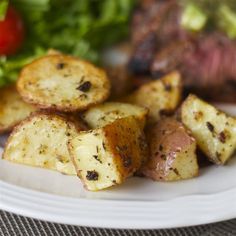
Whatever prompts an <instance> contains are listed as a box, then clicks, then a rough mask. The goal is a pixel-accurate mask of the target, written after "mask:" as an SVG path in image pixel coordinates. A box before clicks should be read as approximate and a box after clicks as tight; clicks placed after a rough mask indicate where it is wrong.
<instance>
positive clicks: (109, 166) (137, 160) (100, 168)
mask: <svg viewBox="0 0 236 236" xmlns="http://www.w3.org/2000/svg"><path fill="white" fill-rule="evenodd" d="M68 147H69V151H70V154H71V157H72V159H73V161H74V164H75V166H76V170H77V174H78V176H79V177H80V179H81V180H82V182H83V183H84V186H85V187H86V188H87V189H88V190H91V191H97V190H101V189H104V188H108V187H111V186H113V185H116V184H121V183H123V182H124V181H125V179H126V178H127V177H129V176H131V175H133V173H134V172H135V171H136V170H138V169H139V168H140V166H141V164H142V162H143V160H144V159H146V156H147V144H146V141H145V137H144V133H143V131H142V129H141V128H140V125H139V122H138V121H137V120H136V119H135V118H133V117H126V118H122V119H118V120H116V121H114V122H113V123H111V124H108V125H106V126H104V127H102V128H97V129H94V130H90V131H84V132H80V134H79V135H77V136H76V137H73V138H72V139H71V140H70V141H69V143H68Z"/></svg>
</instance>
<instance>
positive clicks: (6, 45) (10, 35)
mask: <svg viewBox="0 0 236 236" xmlns="http://www.w3.org/2000/svg"><path fill="white" fill-rule="evenodd" d="M23 40H24V24H23V21H22V18H21V16H20V14H19V13H18V12H17V11H16V10H15V9H14V8H13V7H12V6H10V7H9V8H8V10H7V13H6V16H5V19H4V20H3V21H0V55H11V54H14V53H15V52H16V51H17V50H18V49H19V48H20V47H21V45H22V43H23Z"/></svg>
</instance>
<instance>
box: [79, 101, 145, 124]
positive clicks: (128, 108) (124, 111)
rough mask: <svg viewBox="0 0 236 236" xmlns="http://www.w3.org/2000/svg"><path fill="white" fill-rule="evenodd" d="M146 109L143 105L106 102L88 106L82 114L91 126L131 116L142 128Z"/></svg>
mask: <svg viewBox="0 0 236 236" xmlns="http://www.w3.org/2000/svg"><path fill="white" fill-rule="evenodd" d="M147 114H148V110H147V109H146V108H144V107H140V106H136V105H131V104H127V103H119V102H106V103H104V104H101V105H97V106H95V107H92V108H90V109H89V110H87V111H86V112H85V113H84V114H83V119H84V121H85V122H86V123H87V124H88V126H89V127H91V128H98V127H103V126H105V125H107V124H109V123H112V122H113V121H115V120H117V119H120V118H124V117H128V116H133V117H135V118H136V119H137V120H138V121H139V122H140V124H141V127H142V128H144V126H145V123H146V117H147Z"/></svg>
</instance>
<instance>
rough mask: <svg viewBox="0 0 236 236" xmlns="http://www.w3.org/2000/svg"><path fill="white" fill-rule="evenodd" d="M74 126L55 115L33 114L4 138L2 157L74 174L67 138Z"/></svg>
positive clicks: (71, 134)
mask: <svg viewBox="0 0 236 236" xmlns="http://www.w3.org/2000/svg"><path fill="white" fill-rule="evenodd" d="M78 130H80V128H79V127H76V126H75V125H74V124H73V123H70V122H68V121H67V120H66V119H65V118H64V117H61V116H59V115H55V114H45V113H38V114H33V115H32V116H30V117H28V118H27V119H26V120H24V121H23V122H22V123H20V124H19V125H18V126H17V127H16V128H15V129H14V131H13V132H12V134H11V135H10V137H9V138H8V141H7V145H6V147H5V150H4V154H3V158H4V159H6V160H9V161H12V162H16V163H19V164H26V165H31V166H35V167H42V168H48V169H51V170H57V171H59V172H62V173H64V174H68V175H75V174H76V172H75V168H74V165H73V163H72V161H71V159H70V156H69V152H68V148H67V142H68V138H69V137H71V136H74V135H76V134H77V133H78Z"/></svg>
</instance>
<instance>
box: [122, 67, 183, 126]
mask: <svg viewBox="0 0 236 236" xmlns="http://www.w3.org/2000/svg"><path fill="white" fill-rule="evenodd" d="M181 87H182V86H181V78H180V74H179V73H178V72H172V73H170V74H168V75H166V76H164V77H163V78H161V79H160V80H156V81H153V82H149V83H147V84H144V85H142V86H141V87H140V88H138V89H137V90H136V91H134V92H133V93H132V94H131V95H129V96H128V97H126V98H125V99H124V100H123V101H124V102H128V103H131V104H136V105H139V106H143V107H146V108H148V109H149V122H150V123H154V122H156V121H158V120H159V119H160V116H161V114H166V113H170V112H173V111H174V110H175V109H176V107H177V105H178V104H179V102H180V99H181V92H182V88H181Z"/></svg>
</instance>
